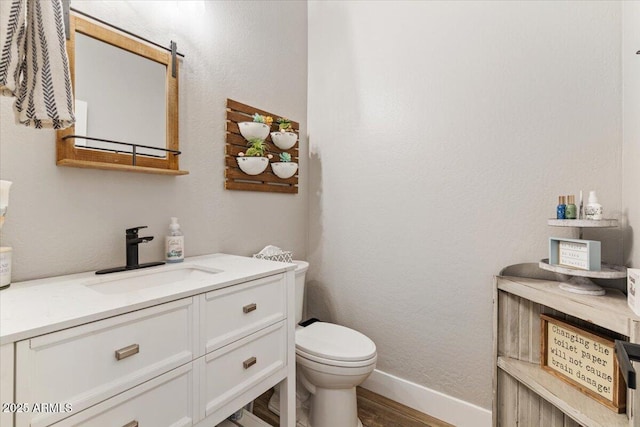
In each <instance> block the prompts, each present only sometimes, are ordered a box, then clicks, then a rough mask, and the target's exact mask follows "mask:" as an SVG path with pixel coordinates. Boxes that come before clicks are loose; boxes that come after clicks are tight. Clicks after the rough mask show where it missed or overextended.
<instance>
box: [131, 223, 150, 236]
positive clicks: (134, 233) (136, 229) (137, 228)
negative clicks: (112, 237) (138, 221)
mask: <svg viewBox="0 0 640 427" xmlns="http://www.w3.org/2000/svg"><path fill="white" fill-rule="evenodd" d="M141 228H147V226H146V225H139V226H137V227H132V228H127V236H130V237H137V236H138V230H140V229H141Z"/></svg>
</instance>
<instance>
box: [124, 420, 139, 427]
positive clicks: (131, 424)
mask: <svg viewBox="0 0 640 427" xmlns="http://www.w3.org/2000/svg"><path fill="white" fill-rule="evenodd" d="M122 427H138V422H137V421H136V420H133V421H131V422H128V423H126V424H125V425H123V426H122Z"/></svg>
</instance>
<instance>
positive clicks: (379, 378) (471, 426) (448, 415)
mask: <svg viewBox="0 0 640 427" xmlns="http://www.w3.org/2000/svg"><path fill="white" fill-rule="evenodd" d="M362 387H363V388H366V389H367V390H371V391H372V392H374V393H378V394H380V395H382V396H384V397H386V398H389V399H392V400H395V401H396V402H398V403H402V404H403V405H405V406H408V407H410V408H413V409H415V410H417V411H420V412H423V413H425V414H428V415H431V416H432V417H435V418H438V419H439V420H442V421H445V422H447V423H449V424H453V425H454V426H457V427H490V426H491V423H492V420H491V411H490V410H488V409H484V408H481V407H479V406H476V405H473V404H471V403H469V402H465V401H464V400H460V399H457V398H455V397H451V396H447V395H446V394H444V393H441V392H439V391H435V390H431V389H429V388H427V387H424V386H421V385H419V384H415V383H412V382H410V381H407V380H404V379H402V378H398V377H396V376H394V375H391V374H387V373H386V372H382V371H380V370H378V369H376V370H374V371H373V373H372V374H371V375H370V376H369V378H367V380H366V381H365V382H364V383H363V384H362Z"/></svg>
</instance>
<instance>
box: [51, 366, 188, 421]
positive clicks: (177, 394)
mask: <svg viewBox="0 0 640 427" xmlns="http://www.w3.org/2000/svg"><path fill="white" fill-rule="evenodd" d="M193 381H194V375H193V369H192V364H191V363H188V364H186V365H183V366H181V367H179V368H177V369H174V370H172V371H170V372H167V373H166V374H164V375H161V376H159V377H156V378H154V379H152V380H150V381H147V382H145V383H143V384H141V385H139V386H137V387H134V388H132V389H130V390H127V391H125V392H124V393H120V394H118V395H117V396H115V397H112V398H111V399H109V400H106V401H104V402H102V403H99V404H97V405H95V406H92V407H91V408H89V409H87V410H84V411H82V412H80V413H78V414H76V415H73V416H71V417H69V418H66V419H64V420H62V421H60V422H58V423H56V424H53V426H52V427H80V426H83V427H120V426H122V427H125V426H126V427H133V426H136V427H163V426H165V427H168V426H171V427H186V426H191V425H193V424H194V418H193V390H194V384H193Z"/></svg>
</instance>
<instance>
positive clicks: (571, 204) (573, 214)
mask: <svg viewBox="0 0 640 427" xmlns="http://www.w3.org/2000/svg"><path fill="white" fill-rule="evenodd" d="M577 216H578V208H577V207H576V196H574V195H573V194H571V195H569V196H567V208H566V210H565V211H564V217H565V218H566V219H576V218H577Z"/></svg>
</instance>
